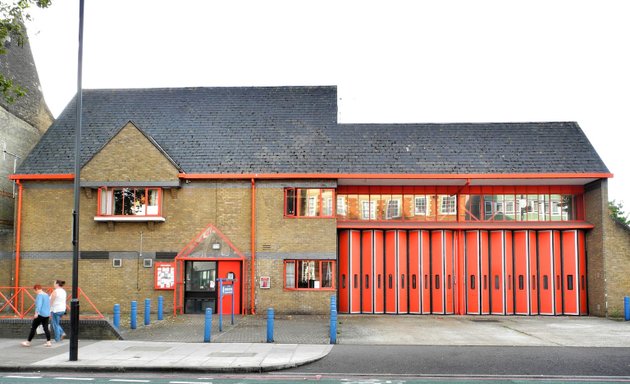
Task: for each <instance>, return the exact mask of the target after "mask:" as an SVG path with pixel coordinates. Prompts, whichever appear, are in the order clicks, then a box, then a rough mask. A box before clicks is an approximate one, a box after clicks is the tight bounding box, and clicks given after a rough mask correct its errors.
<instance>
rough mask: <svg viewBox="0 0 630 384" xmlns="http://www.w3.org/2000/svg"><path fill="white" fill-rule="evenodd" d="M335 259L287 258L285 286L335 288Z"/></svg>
mask: <svg viewBox="0 0 630 384" xmlns="http://www.w3.org/2000/svg"><path fill="white" fill-rule="evenodd" d="M334 281H335V261H334V260H285V261H284V288H286V289H334V288H335V287H334Z"/></svg>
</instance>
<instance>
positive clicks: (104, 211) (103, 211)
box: [99, 188, 111, 215]
mask: <svg viewBox="0 0 630 384" xmlns="http://www.w3.org/2000/svg"><path fill="white" fill-rule="evenodd" d="M99 192H100V197H101V199H100V205H101V206H100V212H99V215H107V214H108V213H109V210H108V209H107V208H108V207H107V202H108V201H109V198H108V197H109V196H111V193H110V191H108V190H107V188H100V189H99Z"/></svg>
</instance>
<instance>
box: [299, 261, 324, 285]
mask: <svg viewBox="0 0 630 384" xmlns="http://www.w3.org/2000/svg"><path fill="white" fill-rule="evenodd" d="M297 263H298V288H319V262H317V261H312V260H300V261H298V262H297Z"/></svg>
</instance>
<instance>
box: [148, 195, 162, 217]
mask: <svg viewBox="0 0 630 384" xmlns="http://www.w3.org/2000/svg"><path fill="white" fill-rule="evenodd" d="M159 192H160V191H159V190H157V189H149V204H148V205H147V215H157V214H158V213H160V211H159V209H158V206H159V205H158V196H159Z"/></svg>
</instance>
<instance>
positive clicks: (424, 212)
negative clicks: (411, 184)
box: [413, 196, 427, 216]
mask: <svg viewBox="0 0 630 384" xmlns="http://www.w3.org/2000/svg"><path fill="white" fill-rule="evenodd" d="M420 202H422V203H421V204H420V206H421V207H423V208H424V209H423V210H422V211H420V210H418V203H420ZM413 214H414V215H416V216H426V215H427V197H426V196H414V199H413Z"/></svg>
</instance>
